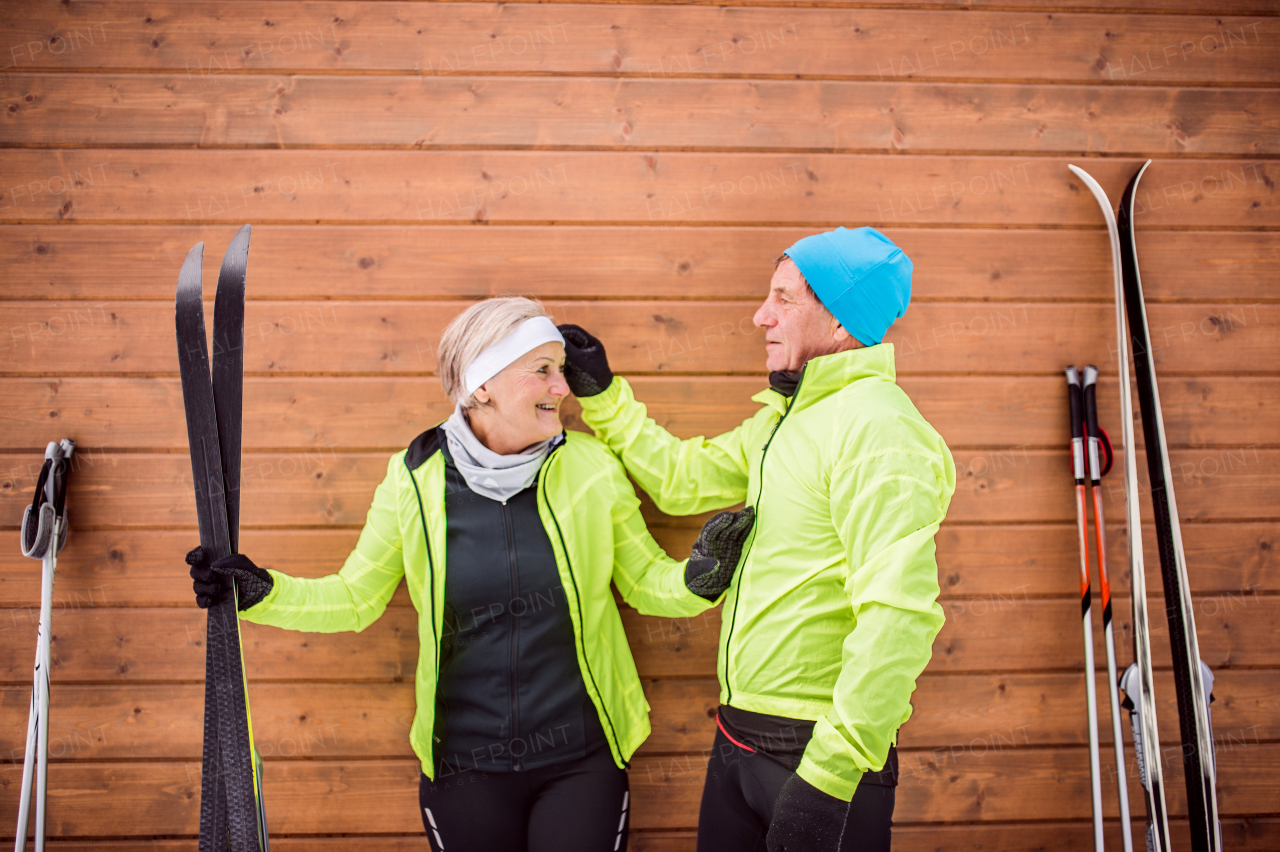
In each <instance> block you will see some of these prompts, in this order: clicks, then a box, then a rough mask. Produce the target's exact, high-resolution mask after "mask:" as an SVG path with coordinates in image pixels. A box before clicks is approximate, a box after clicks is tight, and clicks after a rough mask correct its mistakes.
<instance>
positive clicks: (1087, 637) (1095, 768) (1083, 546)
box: [1067, 366, 1104, 852]
mask: <svg viewBox="0 0 1280 852" xmlns="http://www.w3.org/2000/svg"><path fill="white" fill-rule="evenodd" d="M1067 400H1068V402H1069V405H1070V410H1071V472H1072V474H1074V476H1075V480H1076V529H1077V532H1078V533H1079V538H1080V618H1081V623H1082V624H1083V626H1084V689H1085V702H1086V703H1087V705H1088V711H1089V712H1088V717H1089V781H1090V786H1091V788H1092V794H1093V795H1092V799H1093V846H1094V849H1095V850H1097V852H1102V850H1103V845H1104V844H1103V834H1102V767H1101V761H1100V760H1099V756H1098V696H1097V692H1096V688H1095V686H1094V679H1095V678H1096V676H1097V675H1096V673H1095V672H1094V668H1093V617H1092V613H1091V611H1090V607H1091V604H1092V597H1093V590H1092V588H1091V587H1090V584H1089V541H1088V538H1089V530H1088V522H1087V521H1086V515H1087V511H1086V508H1085V469H1084V413H1083V411H1082V410H1081V409H1082V407H1083V406H1082V404H1081V392H1080V375H1079V373H1078V372H1077V371H1076V368H1075V367H1074V366H1073V367H1067Z"/></svg>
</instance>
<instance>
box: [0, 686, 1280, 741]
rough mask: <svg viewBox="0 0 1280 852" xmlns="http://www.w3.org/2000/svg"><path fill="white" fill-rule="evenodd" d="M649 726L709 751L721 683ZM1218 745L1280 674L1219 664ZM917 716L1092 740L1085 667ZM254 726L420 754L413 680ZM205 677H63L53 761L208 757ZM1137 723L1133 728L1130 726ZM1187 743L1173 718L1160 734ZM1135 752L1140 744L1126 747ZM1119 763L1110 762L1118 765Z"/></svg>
mask: <svg viewBox="0 0 1280 852" xmlns="http://www.w3.org/2000/svg"><path fill="white" fill-rule="evenodd" d="M644 686H645V695H646V697H647V698H648V700H649V704H650V706H651V707H652V711H651V713H650V721H651V722H652V725H653V733H652V734H651V735H650V737H649V739H648V740H646V741H645V743H644V744H643V745H642V746H641V748H640V751H641V753H643V754H673V753H685V752H699V751H702V750H704V749H709V748H710V747H711V744H712V739H713V738H714V735H715V732H716V725H715V722H714V714H715V709H716V707H717V706H718V704H719V692H720V689H719V686H718V684H717V683H716V681H715V680H714V679H711V678H699V679H675V680H673V679H649V680H646V681H645V684H644ZM1097 689H1098V696H1099V702H1098V713H1099V718H1100V719H1101V720H1102V727H1101V736H1102V741H1103V742H1104V743H1110V742H1111V725H1110V721H1109V720H1110V715H1109V713H1110V710H1109V707H1108V704H1107V683H1106V676H1105V674H1104V675H1100V676H1099V677H1098V682H1097ZM1156 696H1157V698H1158V699H1159V707H1158V712H1157V718H1158V719H1162V720H1171V719H1176V718H1177V708H1176V704H1175V700H1174V699H1175V696H1174V689H1173V676H1172V674H1170V673H1168V672H1159V673H1158V677H1157V679H1156ZM1214 696H1215V698H1216V700H1215V702H1214V705H1213V710H1214V712H1213V723H1214V736H1215V742H1217V743H1218V748H1219V749H1222V750H1228V751H1229V750H1233V749H1237V748H1245V747H1249V746H1255V745H1259V744H1261V743H1263V742H1267V741H1275V740H1276V739H1277V738H1280V737H1278V735H1280V724H1278V723H1277V721H1276V719H1277V713H1276V711H1277V709H1278V708H1280V686H1278V685H1277V678H1276V675H1275V672H1274V670H1262V671H1251V670H1244V671H1240V670H1233V669H1223V670H1221V671H1219V672H1218V674H1217V680H1216V681H1215V683H1214ZM30 699H31V696H30V688H29V686H27V685H25V684H24V685H19V686H9V687H0V708H3V713H0V753H3V754H5V755H6V756H8V757H9V758H10V759H12V760H15V761H16V760H20V759H21V757H22V754H23V748H24V743H25V740H26V718H27V708H28V706H29V703H30ZM911 700H912V704H913V706H914V708H915V712H914V714H913V716H912V719H911V721H910V722H909V723H908V724H907V725H906V726H905V727H904V728H903V730H902V732H901V734H900V735H899V743H900V745H901V747H902V748H911V749H933V748H939V749H947V748H949V747H951V746H953V745H957V744H961V745H967V746H969V747H971V748H977V747H978V744H977V743H975V742H974V740H975V739H986V740H990V741H992V742H995V740H996V735H997V733H998V734H999V735H1000V736H1003V737H1004V738H1005V739H1006V740H1016V741H1018V742H1020V743H1022V744H1029V745H1036V746H1045V745H1052V746H1059V745H1088V737H1087V734H1086V730H1085V724H1084V714H1083V705H1084V682H1083V678H1082V677H1081V676H1080V675H1078V674H1052V673H1050V674H1041V673H1034V674H1020V673H1007V674H1003V675H955V676H947V677H933V676H925V677H923V678H921V679H920V681H919V682H918V684H917V687H916V691H915V693H914V694H913V695H912V699H911ZM252 704H253V730H254V738H255V742H256V743H257V747H258V751H259V752H260V753H261V754H262V755H263V757H264V758H267V759H273V758H300V759H301V758H308V759H324V760H338V759H373V758H383V757H394V758H412V757H413V751H412V749H411V748H410V746H409V725H410V722H411V721H412V718H413V712H414V698H413V684H412V683H397V684H386V683H378V684H341V685H334V684H255V686H254V690H253V695H252ZM203 707H204V686H203V684H198V683H196V684H163V685H159V684H134V685H130V686H129V688H128V689H127V690H124V689H121V688H120V687H119V686H116V685H109V686H101V685H80V684H58V686H57V690H56V692H55V693H54V694H53V701H52V705H51V711H50V713H51V715H50V721H49V725H50V728H49V731H50V733H49V753H50V756H51V758H53V759H54V760H62V761H65V760H78V761H101V760H144V759H146V760H166V759H167V760H199V759H200V753H201V752H200V749H201V737H202V735H203ZM1127 729H1128V724H1127V722H1126V723H1125V730H1127ZM1161 736H1162V738H1163V741H1164V742H1165V743H1168V744H1177V743H1178V742H1179V739H1178V728H1177V725H1176V724H1165V725H1164V726H1163V727H1162V728H1161ZM1130 747H1132V746H1130ZM1108 762H1110V759H1108Z"/></svg>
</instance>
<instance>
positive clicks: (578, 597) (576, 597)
mask: <svg viewBox="0 0 1280 852" xmlns="http://www.w3.org/2000/svg"><path fill="white" fill-rule="evenodd" d="M565 443H566V442H561V443H560V444H559V445H557V446H556V447H555V449H553V450H552V451H551V454H552V455H555V452H556V450H558V449H560V447H563V446H564V444H565ZM550 463H551V459H550V458H548V459H547V462H546V464H543V466H542V470H540V471H539V472H538V484H539V486H540V487H541V488H542V499H543V500H544V501H545V502H546V504H547V512H548V513H549V514H550V515H551V522H552V523H553V524H555V527H556V537H557V538H559V539H560V550H561V551H563V552H564V561H565V564H567V565H568V566H569V582H571V583H573V601H574V604H575V605H576V606H577V608H578V625H579V628H578V629H577V630H575V631H574V633H575V634H577V635H576V637H575V638H576V639H577V640H578V644H579V645H580V646H581V647H582V663H583V665H585V666H586V667H587V677H589V678H591V686H592V687H593V688H594V689H595V691H596V695H598V696H600V709H601V710H603V711H604V720H605V721H606V722H608V723H609V734H610V736H611V737H612V739H613V743H612V745H613V748H614V750H615V751H616V752H617V754H618V756H619V757H621V756H622V746H621V745H620V744H619V743H618V732H617V731H616V730H615V729H614V727H613V719H612V717H610V715H609V708H608V707H606V706H605V703H604V693H603V692H601V691H600V686H599V684H597V683H596V676H595V674H594V673H593V672H592V671H591V660H590V658H589V657H587V644H586V641H585V640H584V639H583V638H582V631H583V630H584V629H585V628H586V622H585V621H584V620H583V617H582V595H581V594H579V592H578V578H577V577H575V576H574V574H573V560H572V559H570V558H569V547H568V545H566V544H565V542H564V532H563V531H562V530H561V529H560V521H559V519H557V518H556V512H555V509H552V508H551V500H550V499H548V498H547V483H546V480H545V479H544V478H543V476H542V474H543V472H545V471H546V469H547V465H549V464H550ZM623 764H624V765H625V768H627V769H630V768H631V762H630V761H628V760H625V759H624V760H623Z"/></svg>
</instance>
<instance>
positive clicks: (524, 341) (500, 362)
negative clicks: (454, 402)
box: [462, 317, 564, 396]
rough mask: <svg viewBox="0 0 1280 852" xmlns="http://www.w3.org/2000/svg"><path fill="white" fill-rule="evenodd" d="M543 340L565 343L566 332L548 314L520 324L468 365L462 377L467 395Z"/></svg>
mask: <svg viewBox="0 0 1280 852" xmlns="http://www.w3.org/2000/svg"><path fill="white" fill-rule="evenodd" d="M544 343H560V344H563V343H564V335H562V334H561V333H560V330H559V329H558V328H556V324H555V323H553V322H552V321H551V320H550V319H548V318H547V317H533V318H532V319H527V320H525V321H524V322H522V323H520V325H518V326H516V330H515V331H513V332H511V333H510V334H508V335H507V336H506V337H504V338H502V339H501V340H499V341H498V342H497V343H495V344H493V345H492V346H490V347H489V348H488V349H486V350H484V351H483V352H481V353H480V354H479V355H477V356H476V360H474V361H472V362H471V366H470V367H467V374H466V375H465V376H464V377H463V380H462V385H463V387H464V388H465V390H466V392H467V396H471V394H473V393H475V392H476V388H478V387H480V386H481V385H482V384H484V383H485V382H487V381H489V380H490V379H492V378H493V377H494V376H496V375H498V373H501V372H502V371H503V370H504V369H505V368H506V367H507V365H508V364H510V363H511V362H512V361H514V360H516V359H517V358H519V357H520V356H521V355H523V354H524V353H526V352H528V351H530V350H532V349H537V348H538V347H539V346H541V345H542V344H544Z"/></svg>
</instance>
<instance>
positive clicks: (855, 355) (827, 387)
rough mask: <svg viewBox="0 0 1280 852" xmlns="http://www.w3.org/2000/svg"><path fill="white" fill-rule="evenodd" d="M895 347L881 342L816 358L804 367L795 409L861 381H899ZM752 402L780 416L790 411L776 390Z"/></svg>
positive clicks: (785, 400) (786, 402)
mask: <svg viewBox="0 0 1280 852" xmlns="http://www.w3.org/2000/svg"><path fill="white" fill-rule="evenodd" d="M897 375H898V374H897V370H895V369H894V362H893V344H892V343H880V344H877V345H875V346H865V347H863V348H861V349H850V350H847V351H845V352H837V353H835V354H834V355H823V356H821V357H818V358H813V359H811V360H810V361H808V362H807V363H806V364H805V365H804V370H803V371H802V372H801V376H800V386H799V388H798V389H797V390H796V393H795V396H793V397H792V398H791V401H792V404H793V407H796V406H798V407H800V408H807V407H808V406H810V405H813V404H814V403H816V402H819V401H820V400H822V399H825V398H826V397H828V396H830V395H831V394H833V393H836V392H837V391H839V390H841V389H843V388H846V387H848V386H849V385H851V384H853V383H854V382H856V381H858V380H859V379H868V378H880V379H885V380H887V381H890V382H895V381H897ZM751 399H752V401H753V402H758V403H761V404H762V405H767V406H769V407H770V408H773V409H775V410H776V411H778V412H779V413H782V412H785V411H786V410H787V405H788V399H787V397H785V396H783V395H782V394H781V393H779V392H778V391H776V390H774V389H773V388H769V389H767V390H763V391H761V392H760V393H758V394H756V395H755V396H753V397H751Z"/></svg>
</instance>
